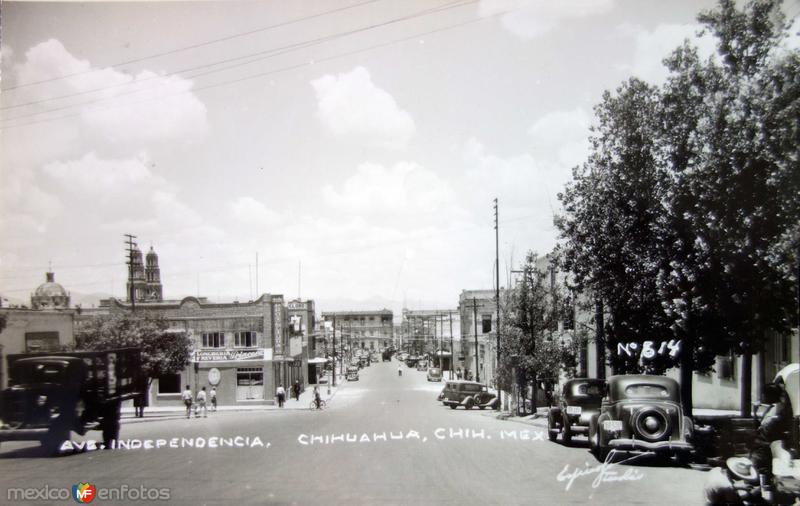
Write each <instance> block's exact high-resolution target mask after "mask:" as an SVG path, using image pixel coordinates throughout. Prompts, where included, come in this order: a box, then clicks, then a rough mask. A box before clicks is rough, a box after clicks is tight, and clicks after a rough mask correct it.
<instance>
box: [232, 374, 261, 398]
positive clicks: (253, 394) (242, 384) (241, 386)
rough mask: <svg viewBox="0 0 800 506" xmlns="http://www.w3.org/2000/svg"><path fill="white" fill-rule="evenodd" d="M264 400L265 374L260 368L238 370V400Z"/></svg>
mask: <svg viewBox="0 0 800 506" xmlns="http://www.w3.org/2000/svg"><path fill="white" fill-rule="evenodd" d="M263 398H264V373H263V372H262V371H261V368H260V367H247V368H242V369H236V400H237V401H247V400H253V399H259V400H260V399H263Z"/></svg>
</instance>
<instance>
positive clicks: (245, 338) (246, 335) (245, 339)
mask: <svg viewBox="0 0 800 506" xmlns="http://www.w3.org/2000/svg"><path fill="white" fill-rule="evenodd" d="M233 345H234V346H235V347H237V348H255V347H256V346H258V339H257V338H256V333H255V332H253V331H252V330H247V331H245V332H235V333H234V334H233Z"/></svg>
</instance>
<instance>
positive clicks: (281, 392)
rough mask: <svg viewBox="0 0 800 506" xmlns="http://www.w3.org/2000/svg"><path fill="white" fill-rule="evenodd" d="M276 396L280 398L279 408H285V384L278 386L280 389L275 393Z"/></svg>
mask: <svg viewBox="0 0 800 506" xmlns="http://www.w3.org/2000/svg"><path fill="white" fill-rule="evenodd" d="M275 395H276V396H277V397H278V407H281V408H282V407H283V401H285V400H286V389H284V388H283V383H281V384H280V385H279V386H278V389H277V390H276V391H275Z"/></svg>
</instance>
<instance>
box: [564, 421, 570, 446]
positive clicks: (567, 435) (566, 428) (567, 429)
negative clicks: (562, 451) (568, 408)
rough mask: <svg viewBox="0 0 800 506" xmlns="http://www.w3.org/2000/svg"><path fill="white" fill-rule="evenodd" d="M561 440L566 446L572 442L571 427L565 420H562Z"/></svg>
mask: <svg viewBox="0 0 800 506" xmlns="http://www.w3.org/2000/svg"><path fill="white" fill-rule="evenodd" d="M561 441H562V442H563V443H564V444H565V445H567V446H569V445H570V444H572V429H571V428H570V425H569V422H567V421H564V430H563V432H561Z"/></svg>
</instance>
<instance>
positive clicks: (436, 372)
mask: <svg viewBox="0 0 800 506" xmlns="http://www.w3.org/2000/svg"><path fill="white" fill-rule="evenodd" d="M428 381H442V370H441V369H439V368H438V367H431V368H430V369H428Z"/></svg>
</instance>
